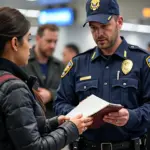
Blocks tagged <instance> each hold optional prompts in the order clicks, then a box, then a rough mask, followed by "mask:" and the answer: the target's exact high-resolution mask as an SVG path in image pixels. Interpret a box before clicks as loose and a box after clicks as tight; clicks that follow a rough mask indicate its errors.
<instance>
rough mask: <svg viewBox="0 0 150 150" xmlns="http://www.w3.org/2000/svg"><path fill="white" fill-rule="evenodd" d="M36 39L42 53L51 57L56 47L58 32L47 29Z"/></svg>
mask: <svg viewBox="0 0 150 150" xmlns="http://www.w3.org/2000/svg"><path fill="white" fill-rule="evenodd" d="M36 40H37V44H38V47H39V52H40V54H41V55H42V56H43V57H49V56H51V55H52V54H53V52H54V50H55V48H56V44H57V40H58V32H57V31H50V30H48V29H46V30H45V31H44V33H43V35H42V36H41V37H40V36H37V38H36Z"/></svg>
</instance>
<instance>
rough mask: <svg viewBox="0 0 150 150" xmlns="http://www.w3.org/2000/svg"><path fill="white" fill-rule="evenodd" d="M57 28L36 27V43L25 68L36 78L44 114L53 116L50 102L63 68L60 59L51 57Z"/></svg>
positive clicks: (49, 116)
mask: <svg viewBox="0 0 150 150" xmlns="http://www.w3.org/2000/svg"><path fill="white" fill-rule="evenodd" d="M58 32H59V29H58V27H57V26H56V25H48V24H46V25H42V26H40V27H39V28H38V31H37V35H36V45H35V46H34V47H33V48H32V50H31V54H30V58H29V62H28V65H27V66H26V68H25V70H26V72H27V73H28V74H29V75H34V76H36V77H37V78H38V81H39V84H40V85H39V86H40V88H39V89H38V91H39V93H40V95H41V97H42V99H43V102H44V104H46V108H47V111H46V116H47V118H51V117H53V116H54V113H53V109H52V102H53V100H54V99H55V94H56V89H57V88H58V85H59V81H60V76H61V73H62V71H63V69H64V66H63V64H62V62H61V61H59V60H57V59H56V58H54V57H53V52H54V50H55V47H56V44H57V40H58Z"/></svg>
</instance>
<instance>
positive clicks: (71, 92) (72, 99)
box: [54, 61, 78, 115]
mask: <svg viewBox="0 0 150 150" xmlns="http://www.w3.org/2000/svg"><path fill="white" fill-rule="evenodd" d="M74 75H75V61H73V66H72V68H71V69H70V70H69V72H68V73H67V74H66V75H65V76H64V77H62V78H61V81H60V85H59V87H58V90H57V96H56V99H55V101H54V110H55V113H56V115H66V114H67V113H68V112H70V111H71V110H72V109H73V108H74V107H75V106H76V105H77V104H78V99H77V96H76V94H75V76H74Z"/></svg>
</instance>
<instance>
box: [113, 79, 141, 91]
mask: <svg viewBox="0 0 150 150" xmlns="http://www.w3.org/2000/svg"><path fill="white" fill-rule="evenodd" d="M112 87H122V88H128V87H133V88H135V89H138V80H136V79H131V78H123V79H119V80H117V79H114V80H113V82H112Z"/></svg>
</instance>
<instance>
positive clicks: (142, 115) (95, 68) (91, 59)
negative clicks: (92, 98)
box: [54, 38, 150, 142]
mask: <svg viewBox="0 0 150 150" xmlns="http://www.w3.org/2000/svg"><path fill="white" fill-rule="evenodd" d="M122 39H123V38H122ZM125 60H131V61H132V62H133V67H132V69H131V71H130V72H129V73H127V74H126V75H125V74H124V73H123V71H122V63H123V62H124V61H125ZM72 62H73V65H72V68H71V69H70V70H69V72H68V73H67V69H66V73H65V72H64V75H63V76H64V77H63V78H62V79H61V82H60V86H59V88H58V92H57V98H56V100H55V103H54V109H55V112H56V114H57V115H60V114H61V115H62V114H63V115H65V114H67V113H68V112H69V111H71V110H72V109H73V108H74V107H75V106H76V105H78V104H79V102H81V101H82V100H83V99H85V98H86V97H87V96H89V95H91V94H95V95H96V96H98V97H100V98H102V99H104V100H106V101H109V102H112V103H117V104H121V105H123V106H124V107H125V108H127V109H128V110H129V115H130V117H129V121H128V123H127V124H126V125H125V126H124V127H117V126H115V125H112V124H108V123H106V124H104V125H103V126H101V127H100V128H99V129H89V130H87V131H86V132H85V133H84V134H83V136H85V137H86V138H87V139H89V140H93V141H101V142H108V141H111V142H112V141H124V140H129V139H132V138H135V137H140V136H142V135H143V134H144V133H145V132H146V128H147V127H149V126H150V103H149V100H150V68H149V66H150V57H149V54H148V53H147V52H146V51H144V50H142V49H140V48H139V47H138V46H133V45H129V44H128V43H127V42H126V41H125V40H124V39H123V41H122V43H121V45H120V46H119V47H118V49H117V50H116V52H115V53H114V54H113V55H112V56H110V57H105V56H103V55H102V53H101V51H100V50H99V48H98V47H95V48H94V49H91V50H89V51H86V52H85V53H82V54H80V55H78V56H76V57H75V58H73V60H72ZM68 67H69V66H68ZM118 71H120V74H119V78H118V77H117V74H118ZM86 76H91V79H89V80H83V81H80V79H81V78H82V77H86ZM91 107H92V106H91Z"/></svg>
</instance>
